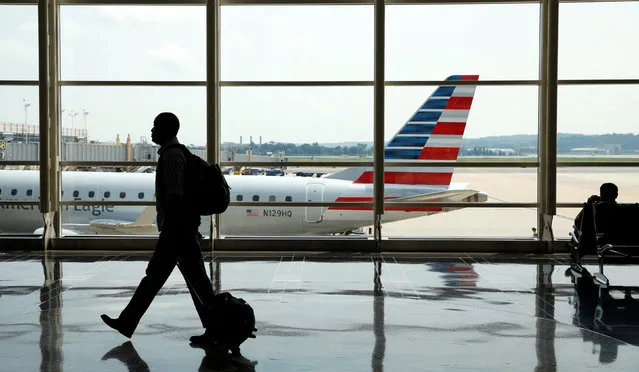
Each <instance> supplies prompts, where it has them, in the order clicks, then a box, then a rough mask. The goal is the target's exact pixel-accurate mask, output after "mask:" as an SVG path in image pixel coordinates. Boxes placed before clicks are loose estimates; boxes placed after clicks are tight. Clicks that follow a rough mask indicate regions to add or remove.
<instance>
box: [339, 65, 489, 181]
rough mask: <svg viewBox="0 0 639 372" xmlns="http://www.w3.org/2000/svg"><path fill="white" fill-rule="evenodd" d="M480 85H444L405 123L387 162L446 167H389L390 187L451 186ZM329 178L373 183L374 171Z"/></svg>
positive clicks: (460, 77)
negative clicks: (430, 162)
mask: <svg viewBox="0 0 639 372" xmlns="http://www.w3.org/2000/svg"><path fill="white" fill-rule="evenodd" d="M477 80H479V75H453V76H449V77H448V78H447V79H446V81H477ZM476 87H477V86H476V85H444V86H440V87H438V88H437V90H435V92H434V93H433V94H432V95H431V96H430V97H428V99H427V100H426V102H424V103H423V104H421V105H420V106H419V108H418V109H417V111H415V113H414V114H413V115H412V116H411V117H410V119H408V121H406V123H404V125H403V126H402V127H401V129H400V130H399V131H398V132H397V133H396V134H395V136H394V137H393V138H392V139H391V141H390V142H389V143H388V144H387V145H386V148H385V149H384V159H385V160H386V161H409V162H412V161H414V162H416V163H419V162H420V161H437V162H441V163H442V167H421V168H420V167H411V168H408V167H387V168H386V170H385V172H384V182H385V183H386V184H402V185H437V186H448V185H450V181H451V179H452V176H453V170H454V167H453V165H454V163H455V162H456V161H457V156H458V155H459V147H460V145H461V140H462V137H463V135H464V130H465V129H466V122H467V120H468V114H469V112H470V107H471V105H472V102H473V97H474V95H475V88H476ZM327 178H335V179H343V180H349V181H353V182H354V183H364V184H368V183H373V170H372V169H371V168H370V167H368V168H366V167H355V168H349V169H345V170H343V171H340V172H336V173H334V174H332V175H329V176H327Z"/></svg>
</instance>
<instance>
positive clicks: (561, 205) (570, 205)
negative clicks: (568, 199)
mask: <svg viewBox="0 0 639 372" xmlns="http://www.w3.org/2000/svg"><path fill="white" fill-rule="evenodd" d="M621 204H623V203H621ZM583 206H584V203H557V208H582V207H583ZM575 217H576V215H575Z"/></svg>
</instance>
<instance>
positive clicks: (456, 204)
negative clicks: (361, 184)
mask: <svg viewBox="0 0 639 372" xmlns="http://www.w3.org/2000/svg"><path fill="white" fill-rule="evenodd" d="M373 204H374V203H373V202H344V203H340V202H259V201H258V202H253V201H249V202H236V201H232V202H231V204H230V206H231V207H337V206H339V207H372V206H373ZM384 204H385V205H386V206H401V207H407V208H419V207H475V208H536V207H537V203H535V202H525V203H524V202H522V203H508V202H500V203H494V202H493V203H491V202H484V203H481V202H391V201H389V200H386V201H384Z"/></svg>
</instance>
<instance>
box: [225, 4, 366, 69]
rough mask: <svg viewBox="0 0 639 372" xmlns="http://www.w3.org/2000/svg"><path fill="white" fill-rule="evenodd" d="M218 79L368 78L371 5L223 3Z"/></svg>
mask: <svg viewBox="0 0 639 372" xmlns="http://www.w3.org/2000/svg"><path fill="white" fill-rule="evenodd" d="M221 27H222V30H221V34H220V37H221V38H222V40H221V48H222V50H221V54H220V58H221V62H222V65H221V78H222V80H372V79H373V7H372V6H296V7H291V6H265V7H260V6H242V7H222V8H221Z"/></svg>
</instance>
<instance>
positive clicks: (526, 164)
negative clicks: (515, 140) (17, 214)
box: [0, 160, 639, 168]
mask: <svg viewBox="0 0 639 372" xmlns="http://www.w3.org/2000/svg"><path fill="white" fill-rule="evenodd" d="M219 164H220V166H224V167H226V166H239V167H244V166H254V167H260V166H261V167H281V166H285V167H289V168H295V167H326V168H340V167H372V166H373V162H372V161H344V162H331V161H300V162H277V161H268V162H254V161H223V162H220V163H219ZM2 165H40V162H39V161H36V160H34V161H20V160H3V161H0V166H2ZM60 166H63V167H91V166H96V167H113V166H129V167H131V166H153V167H155V166H157V162H155V161H73V160H69V161H66V160H65V161H61V162H60ZM384 166H385V167H407V168H410V167H414V168H419V167H435V168H438V167H454V168H537V167H538V166H539V162H537V161H534V162H533V161H521V162H518V161H458V162H437V161H423V162H419V161H414V162H408V161H386V162H384ZM557 167H561V168H571V167H575V168H577V167H629V168H632V167H639V160H638V161H596V162H589V161H574V162H562V161H559V162H557Z"/></svg>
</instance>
